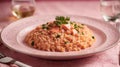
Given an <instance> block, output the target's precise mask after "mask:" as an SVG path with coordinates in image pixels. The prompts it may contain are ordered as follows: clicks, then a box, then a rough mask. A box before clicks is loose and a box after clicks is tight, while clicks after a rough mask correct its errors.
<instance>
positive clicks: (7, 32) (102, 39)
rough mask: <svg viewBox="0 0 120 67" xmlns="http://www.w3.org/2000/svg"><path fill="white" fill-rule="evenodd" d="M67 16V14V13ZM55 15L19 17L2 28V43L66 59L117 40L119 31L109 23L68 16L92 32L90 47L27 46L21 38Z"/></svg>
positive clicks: (86, 55)
mask: <svg viewBox="0 0 120 67" xmlns="http://www.w3.org/2000/svg"><path fill="white" fill-rule="evenodd" d="M67 16H68V15H67ZM55 17H56V16H53V15H49V16H47V15H46V16H45V15H44V16H32V17H28V18H24V19H20V20H18V21H15V22H13V23H11V24H10V25H8V26H7V27H6V28H4V29H3V31H2V33H1V38H2V41H3V43H4V44H5V45H6V46H7V47H9V48H10V49H13V50H15V51H17V52H20V53H24V54H27V55H31V56H35V57H40V58H44V59H51V60H67V59H76V58H83V57H88V56H92V55H94V54H96V53H99V52H102V51H105V50H107V49H109V48H112V47H113V46H115V45H116V44H117V42H118V40H119V37H120V36H119V32H118V30H117V29H116V28H114V27H113V26H112V25H111V24H109V23H106V22H104V21H100V20H97V19H94V18H90V17H84V16H70V15H69V17H70V18H71V21H76V22H80V23H83V24H86V25H87V26H88V27H89V28H90V29H91V30H92V31H93V33H94V35H95V37H96V42H95V43H94V44H93V45H92V47H90V48H87V49H84V50H81V51H72V52H48V51H41V50H37V49H34V48H31V47H29V46H27V45H26V44H25V43H24V42H23V40H24V38H25V36H26V34H27V33H28V32H30V31H31V30H33V29H34V28H35V27H36V26H38V25H40V24H43V23H46V22H48V21H53V20H54V18H55Z"/></svg>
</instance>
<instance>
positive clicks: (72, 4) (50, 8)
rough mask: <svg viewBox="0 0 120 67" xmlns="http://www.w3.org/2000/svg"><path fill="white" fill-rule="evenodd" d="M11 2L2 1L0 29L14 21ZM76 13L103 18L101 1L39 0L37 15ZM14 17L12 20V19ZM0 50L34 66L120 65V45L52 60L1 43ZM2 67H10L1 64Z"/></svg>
mask: <svg viewBox="0 0 120 67" xmlns="http://www.w3.org/2000/svg"><path fill="white" fill-rule="evenodd" d="M10 14H11V13H10V3H9V2H2V3H0V29H2V28H3V27H5V26H6V25H8V24H9V23H12V21H13V18H11V17H10ZM55 14H72V15H73V14H74V15H81V16H88V17H93V18H96V19H101V20H102V17H101V13H100V6H99V1H62V2H60V1H56V2H55V1H52V2H50V1H47V2H44V1H39V2H37V5H36V13H35V15H55ZM11 19H12V20H11ZM0 52H2V53H4V54H6V55H7V56H11V57H13V58H14V59H16V60H19V61H21V62H24V63H26V64H29V65H31V66H33V67H119V61H118V55H119V46H116V47H114V48H112V49H109V50H107V51H105V52H102V53H100V54H97V55H94V56H91V57H88V58H83V59H75V60H67V61H52V60H45V59H41V58H36V57H32V56H28V55H24V54H21V53H18V52H15V51H13V50H10V49H8V48H7V47H5V46H4V45H3V44H1V45H0ZM0 67H8V66H7V65H4V64H1V63H0Z"/></svg>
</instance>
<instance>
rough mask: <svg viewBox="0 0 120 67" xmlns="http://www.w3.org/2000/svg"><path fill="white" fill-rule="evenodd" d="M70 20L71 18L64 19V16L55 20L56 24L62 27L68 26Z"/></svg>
mask: <svg viewBox="0 0 120 67" xmlns="http://www.w3.org/2000/svg"><path fill="white" fill-rule="evenodd" d="M69 20H70V18H69V17H64V16H56V18H55V24H56V25H58V26H60V25H62V24H68V21H69Z"/></svg>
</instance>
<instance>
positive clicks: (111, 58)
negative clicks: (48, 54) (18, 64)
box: [0, 43, 120, 67]
mask: <svg viewBox="0 0 120 67" xmlns="http://www.w3.org/2000/svg"><path fill="white" fill-rule="evenodd" d="M119 45H120V43H119ZM119 45H117V46H115V47H113V48H111V49H109V50H106V51H104V52H102V53H99V54H97V55H94V56H91V57H87V58H82V59H75V60H67V61H65V60H64V61H52V60H45V59H41V58H36V57H32V56H28V55H24V54H21V53H18V52H15V51H12V50H10V49H8V48H6V47H5V46H4V45H2V46H1V47H0V51H1V52H4V53H6V55H8V56H11V57H13V58H15V59H16V60H19V61H22V62H24V63H27V64H29V65H31V66H33V67H119V61H118V56H119ZM0 67H9V66H7V65H3V64H0Z"/></svg>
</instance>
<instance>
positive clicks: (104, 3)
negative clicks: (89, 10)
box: [100, 0, 120, 31]
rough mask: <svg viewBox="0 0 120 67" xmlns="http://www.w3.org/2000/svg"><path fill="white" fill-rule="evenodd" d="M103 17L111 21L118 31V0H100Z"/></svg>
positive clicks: (119, 20)
mask: <svg viewBox="0 0 120 67" xmlns="http://www.w3.org/2000/svg"><path fill="white" fill-rule="evenodd" d="M100 2H101V3H100V9H101V13H102V16H103V19H104V20H105V21H108V22H113V23H114V24H115V26H116V28H117V29H118V30H119V31H120V0H100Z"/></svg>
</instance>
